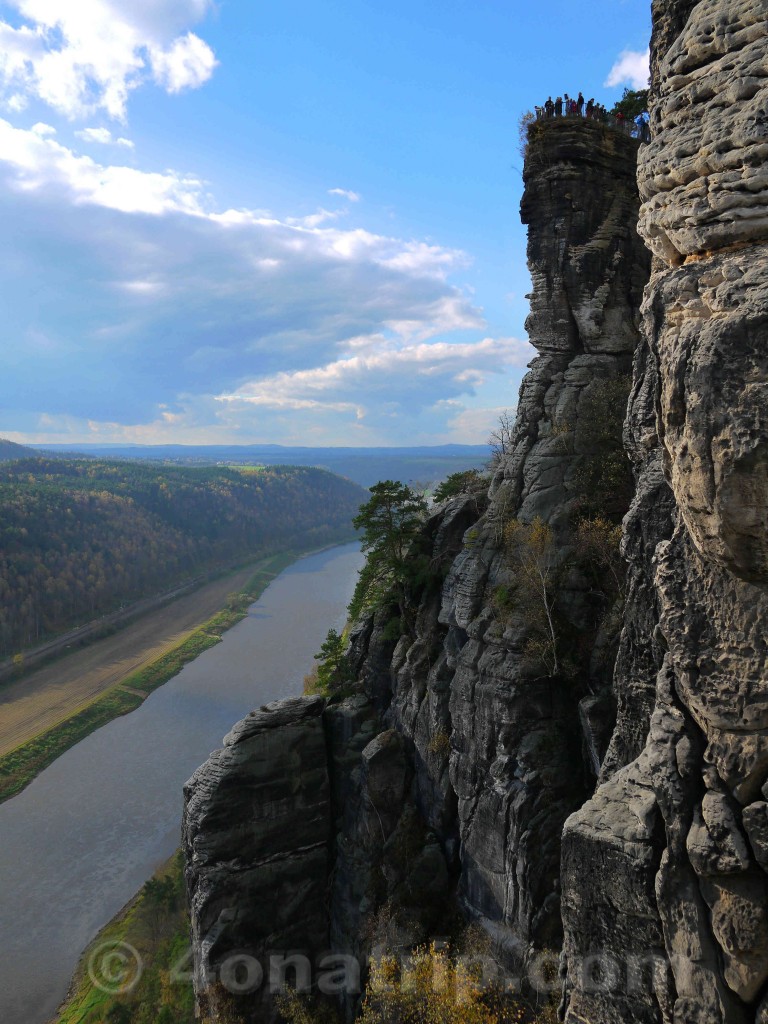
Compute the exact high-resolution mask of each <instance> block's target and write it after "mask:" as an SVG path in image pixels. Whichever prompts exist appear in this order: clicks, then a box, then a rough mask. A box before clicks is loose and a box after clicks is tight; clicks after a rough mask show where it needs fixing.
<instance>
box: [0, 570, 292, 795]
mask: <svg viewBox="0 0 768 1024" xmlns="http://www.w3.org/2000/svg"><path fill="white" fill-rule="evenodd" d="M301 554H304V552H292V551H282V552H280V553H279V554H276V555H272V556H271V557H270V558H267V559H265V560H264V561H263V562H262V563H261V565H260V567H259V569H258V571H257V572H255V573H254V575H253V576H252V577H251V578H250V580H249V581H248V582H247V583H246V585H245V586H244V587H243V589H242V590H241V591H239V593H237V594H232V595H230V597H229V598H228V600H227V607H226V608H225V609H223V610H222V611H220V612H218V613H217V614H216V615H214V616H213V617H212V618H210V619H208V621H207V622H204V623H203V624H202V626H199V627H198V628H197V629H196V630H194V631H193V632H192V633H190V635H189V636H188V637H187V638H186V639H184V640H182V641H181V643H179V644H178V645H177V646H176V647H174V648H173V649H172V650H170V651H168V652H166V653H165V654H163V655H161V657H159V658H157V659H156V660H155V661H153V662H151V664H149V665H147V666H146V667H145V668H143V669H139V670H138V671H137V672H132V673H131V674H130V675H128V676H126V677H125V679H123V680H121V681H120V682H119V683H117V684H116V685H115V686H112V687H110V688H109V689H108V690H106V691H105V692H104V693H103V694H101V695H100V696H99V697H97V698H96V700H95V701H94V702H93V703H92V704H89V705H88V707H86V708H84V709H83V710H82V711H79V712H78V713H77V714H75V715H73V716H72V717H71V718H68V719H66V721H64V722H60V723H59V725H55V726H54V727H53V728H52V729H48V730H47V731H46V732H44V733H41V734H40V735H39V736H36V737H35V738H34V739H32V740H29V741H28V742H27V743H24V744H23V745H22V746H20V747H17V748H16V749H15V750H12V751H10V753H8V754H5V755H4V756H3V757H0V803H2V802H3V801H4V800H8V799H10V798H11V797H12V796H15V795H16V794H17V793H20V792H21V790H22V789H24V787H25V786H28V785H29V783H30V782H32V780H33V779H34V778H35V777H36V776H37V775H39V774H40V772H41V771H43V769H45V768H47V767H48V765H50V764H52V763H53V762H54V761H55V760H56V758H57V757H59V756H60V755H61V754H63V753H64V752H65V751H67V750H69V748H70V747H73V746H75V744H76V743H79V742H80V741H81V740H83V739H85V737H86V736H88V735H89V734H90V733H92V732H95V730H96V729H99V728H101V726H102V725H106V724H107V722H111V721H112V720H113V719H115V718H118V717H119V716H120V715H127V714H129V713H130V712H131V711H135V710H136V708H138V707H139V706H140V705H141V704H142V698H141V697H139V696H138V695H137V694H135V693H127V692H126V691H125V690H124V689H123V687H130V688H131V689H132V690H140V691H141V692H142V693H145V694H147V695H149V694H150V693H151V692H152V691H153V690H156V689H157V688H158V687H159V686H162V685H163V683H167V682H168V680H169V679H171V678H173V676H175V675H177V673H179V672H180V671H181V669H182V668H183V667H184V666H185V665H186V664H187V663H188V662H190V661H193V660H194V659H195V658H196V657H197V656H198V655H199V654H202V652H203V651H205V650H207V649H208V648H209V647H214V646H215V645H216V644H217V643H218V642H219V640H220V639H221V636H222V634H223V633H225V632H226V631H227V630H228V629H230V628H231V627H232V626H234V625H235V623H237V622H239V621H240V620H241V619H243V618H245V616H246V614H247V610H248V606H249V605H251V604H252V603H253V602H254V601H256V600H257V599H258V598H259V597H260V596H261V594H262V593H263V592H264V590H266V588H267V586H268V585H269V584H270V583H271V582H272V580H273V579H274V578H275V576H277V575H278V574H279V573H280V572H282V571H283V569H285V568H286V567H287V566H288V565H290V564H291V562H294V561H295V560H296V559H297V558H298V557H300V555H301Z"/></svg>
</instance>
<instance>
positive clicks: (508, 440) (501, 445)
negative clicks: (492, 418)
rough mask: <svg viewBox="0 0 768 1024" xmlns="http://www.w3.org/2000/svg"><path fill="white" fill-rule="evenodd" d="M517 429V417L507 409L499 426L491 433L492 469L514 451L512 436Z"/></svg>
mask: <svg viewBox="0 0 768 1024" xmlns="http://www.w3.org/2000/svg"><path fill="white" fill-rule="evenodd" d="M514 428H515V417H514V415H513V414H512V413H511V412H509V410H508V409H505V410H504V412H503V413H502V414H501V415H500V416H499V424H498V426H497V427H496V428H495V429H494V430H492V431H491V435H490V437H489V438H488V444H489V445H490V446H491V461H490V466H491V469H495V468H496V467H497V466H498V465H499V463H500V462H501V461H502V459H504V457H505V456H506V455H508V454H509V453H510V452H511V451H512V434H513V432H514Z"/></svg>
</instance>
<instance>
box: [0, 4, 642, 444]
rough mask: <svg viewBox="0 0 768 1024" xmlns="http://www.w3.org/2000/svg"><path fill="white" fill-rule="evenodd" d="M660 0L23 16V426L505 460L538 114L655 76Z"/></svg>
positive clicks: (10, 60) (3, 369) (13, 392)
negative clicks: (527, 166) (499, 447)
mask: <svg viewBox="0 0 768 1024" xmlns="http://www.w3.org/2000/svg"><path fill="white" fill-rule="evenodd" d="M649 36H650V4H649V3H648V2H647V0H590V3H589V4H588V5H585V4H578V3H573V2H572V0H569V2H564V0H550V2H549V3H547V4H539V3H530V2H526V3H524V2H522V0H440V2H438V0H407V2H406V0H387V3H374V2H372V0H324V2H322V3H321V2H318V0H280V2H279V3H271V4H270V3H266V2H262V0H218V2H216V0H66V2H62V0H7V2H2V0H0V217H1V218H2V224H3V229H4V245H3V246H2V248H1V249H0V301H1V302H2V311H3V315H2V318H1V319H0V332H2V333H1V335H0V338H1V339H2V340H1V342H0V436H4V437H7V438H10V439H12V440H16V441H21V442H37V443H46V442H48V443H51V442H57V443H76V442H88V443H93V444H96V443H112V442H119V443H127V442H133V443H142V444H166V443H188V444H217V443H221V444H233V443H236V444H248V443H258V442H273V443H281V444H301V445H388V444H393V445H403V444H442V443H447V442H459V443H466V444H478V443H483V442H484V441H485V440H486V439H487V437H488V434H489V433H490V431H491V430H492V429H493V427H494V425H495V424H496V422H497V420H498V417H499V415H500V413H501V412H503V411H504V410H509V409H512V408H514V406H515V404H516V400H517V392H518V388H519V385H520V381H521V379H522V376H523V374H524V372H525V368H526V365H527V364H528V362H529V361H530V360H531V359H532V358H533V356H534V351H533V349H532V348H531V347H530V345H529V344H528V342H527V340H526V334H525V327H524V322H525V317H526V315H527V306H528V304H527V299H526V293H527V292H528V291H529V290H530V277H529V275H528V272H527V269H526V264H525V229H524V228H523V226H522V225H521V224H520V220H519V203H520V197H521V194H522V176H521V169H522V157H521V155H520V145H519V131H518V120H519V118H520V115H521V114H522V113H524V112H525V111H527V110H530V109H532V108H533V107H534V105H535V104H541V103H543V102H544V100H545V99H546V97H547V96H548V95H549V94H552V95H553V96H555V95H556V94H558V93H560V94H562V93H563V92H568V93H570V94H571V95H575V94H576V93H577V92H578V91H579V90H580V89H581V90H582V91H583V93H584V95H585V96H587V97H589V96H594V97H595V99H597V100H598V101H600V102H603V103H605V104H606V105H607V106H610V105H612V103H613V102H614V101H615V100H616V99H618V98H620V97H621V94H622V91H623V88H624V87H626V86H629V87H631V88H639V87H642V86H643V85H644V84H645V81H646V79H647V65H648V57H647V46H648V39H649Z"/></svg>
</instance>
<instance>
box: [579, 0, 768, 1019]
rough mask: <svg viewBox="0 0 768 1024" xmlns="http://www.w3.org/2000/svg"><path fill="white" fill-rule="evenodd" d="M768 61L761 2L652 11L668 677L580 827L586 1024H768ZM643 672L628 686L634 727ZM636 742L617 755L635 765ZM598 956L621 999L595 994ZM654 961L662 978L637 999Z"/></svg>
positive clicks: (636, 429)
mask: <svg viewBox="0 0 768 1024" xmlns="http://www.w3.org/2000/svg"><path fill="white" fill-rule="evenodd" d="M767 46H768V4H766V3H765V2H764V0H763V2H754V0H732V2H729V3H725V2H722V0H700V2H698V3H691V2H685V3H674V2H669V0H667V2H661V0H659V2H657V3H655V4H654V41H653V53H652V68H653V83H652V95H653V105H652V110H651V115H652V127H653V140H652V142H651V144H650V145H648V146H647V147H644V148H643V150H642V156H641V162H640V167H639V183H640V191H641V196H642V198H643V204H642V207H641V213H640V231H641V233H642V234H643V236H644V238H645V239H646V241H647V243H648V245H649V247H650V248H651V249H652V251H653V252H654V254H655V256H656V259H655V261H654V272H653V275H652V278H651V282H650V285H649V288H648V290H647V292H646V298H645V303H644V334H645V339H646V340H645V351H646V353H647V354H646V355H645V357H644V358H643V359H642V360H641V361H638V362H636V368H635V386H634V390H633V395H635V396H638V395H642V394H644V393H645V394H646V395H647V396H648V408H650V407H651V405H653V407H655V410H656V416H655V429H651V418H650V417H646V416H645V415H644V413H643V407H642V404H640V405H638V404H634V403H633V405H631V407H630V417H629V421H628V426H629V441H630V446H632V447H634V448H635V449H638V448H640V447H641V446H644V448H645V450H646V452H647V456H646V462H647V465H648V467H650V466H655V467H657V469H656V470H655V472H656V474H657V476H658V467H661V468H663V472H664V477H665V479H666V480H667V481H668V485H669V489H670V491H671V494H672V496H673V499H674V503H673V506H672V514H671V518H670V522H671V525H672V526H673V530H672V532H671V534H670V535H669V536H667V537H666V538H665V537H664V532H665V531H664V529H663V528H662V529H661V530H659V529H658V528H657V525H655V524H657V521H658V512H659V505H658V503H657V502H655V501H654V499H653V498H652V495H651V491H650V490H649V489H647V488H646V489H644V488H643V486H640V487H639V489H638V493H637V496H636V498H635V503H634V506H633V516H632V517H630V522H629V530H628V540H627V541H626V542H625V543H630V542H632V522H633V521H634V522H636V523H645V524H646V525H645V532H644V533H643V532H642V531H641V532H640V533H638V534H637V536H636V539H635V542H634V543H635V550H636V560H635V562H634V563H633V564H635V565H636V566H637V567H638V568H639V571H638V572H637V585H638V586H639V587H642V588H643V589H644V591H645V592H646V594H650V593H651V592H653V594H654V595H655V599H654V600H651V601H649V602H648V604H647V607H648V608H649V609H653V607H654V603H655V619H656V623H655V629H654V630H653V632H654V634H655V640H654V644H655V646H656V653H655V655H654V657H658V654H659V652H663V656H664V657H663V664H662V665H661V667H660V671H659V673H658V676H657V680H656V696H655V707H654V710H653V712H652V716H651V728H650V732H649V735H648V738H647V742H646V743H645V746H644V749H643V750H642V752H641V753H639V756H637V757H636V758H635V759H634V760H633V761H632V763H631V764H629V765H627V766H626V767H625V768H622V769H621V770H619V771H617V772H615V774H614V771H615V768H616V767H619V766H620V763H621V762H622V761H623V760H624V758H623V757H622V756H620V755H619V754H618V753H617V756H616V758H615V763H614V764H613V765H612V766H608V767H609V768H610V770H609V771H605V769H604V774H603V777H604V778H605V779H606V780H607V781H605V783H604V785H603V786H601V788H600V789H598V791H597V793H596V794H595V796H594V798H593V799H592V800H591V801H590V802H588V803H587V804H586V805H585V807H583V808H582V809H581V810H579V811H578V812H577V813H576V814H574V815H573V816H572V817H571V818H570V819H569V820H568V822H567V823H566V827H565V833H564V838H563V862H564V901H563V911H564V922H565V932H566V960H567V965H568V982H567V986H568V993H567V1005H568V1011H567V1014H566V1020H567V1021H572V1022H574V1024H575V1022H577V1021H583V1020H585V1019H586V1020H590V1021H592V1022H603V1021H619V1020H621V1021H623V1020H633V1021H634V1020H637V1021H649V1022H650V1021H654V1022H656V1021H659V1022H660V1021H665V1022H666V1021H674V1022H675V1024H678V1022H679V1024H683V1022H685V1024H697V1022H701V1024H704V1022H706V1024H718V1022H722V1024H725V1022H728V1024H734V1022H739V1021H750V1022H751V1021H764V1020H766V1019H768V999H766V995H765V992H766V982H768V899H767V897H768V888H767V885H768V876H766V873H765V869H766V859H765V835H766V833H765V824H764V823H765V822H766V820H768V804H766V799H765V798H766V795H768V787H767V786H766V777H767V776H768V643H767V641H766V635H767V632H768V590H767V585H768V573H767V572H766V550H767V545H768V474H766V467H767V466H768V355H767V353H768V270H767V269H766V268H767V267H768V258H767V257H768V246H767V245H766V242H767V241H768V231H767V230H766V215H768V199H766V195H768V192H767V191H766V185H768V179H766V172H765V166H766V165H765V157H766V153H768V148H767V144H766V123H767V121H768V115H767V114H766V102H767V101H768V78H767V77H766V71H765V54H766V47H767ZM649 479H650V478H649V476H648V473H645V474H641V484H642V483H643V482H644V481H646V482H647V481H648V480H649ZM630 601H631V598H630ZM653 618H654V616H653V615H652V616H651V617H650V618H649V620H648V623H647V625H648V627H651V626H653V625H654V623H653ZM652 660H653V659H652ZM631 668H632V666H631V664H626V663H625V664H624V665H622V664H621V662H620V663H619V667H618V672H617V685H618V688H619V691H620V692H623V693H624V694H625V698H624V699H625V704H626V708H627V710H626V713H625V716H624V717H625V718H626V719H627V720H629V719H631V718H632V717H633V716H634V712H632V710H631V708H632V705H633V703H637V702H638V701H637V699H636V698H635V697H634V696H633V692H634V690H635V686H636V679H635V678H633V675H632V670H631ZM639 683H640V689H641V690H642V694H643V695H642V697H641V698H639V702H640V703H643V704H647V694H648V676H647V674H644V675H643V676H642V678H640V679H639ZM620 732H621V719H620V723H619V728H618V729H617V734H616V735H615V736H614V743H613V746H612V749H615V750H616V751H617V752H618V751H619V748H622V749H626V750H627V751H628V752H629V753H632V744H628V743H626V742H625V740H624V739H622V738H621V737H620V735H619V734H620ZM628 733H629V727H628V725H625V726H624V734H625V735H628ZM609 776H610V777H609ZM596 865H600V866H601V870H600V872H599V873H596V872H595V866H596ZM590 907H591V908H597V909H596V910H595V909H591V910H590V909H589V908H590ZM596 950H598V951H603V952H604V953H605V955H606V957H608V958H609V959H610V960H611V962H612V966H611V970H612V971H613V973H614V975H615V976H616V978H618V979H619V980H618V982H615V983H613V984H608V983H606V981H605V977H603V979H602V982H601V984H594V979H591V978H590V971H589V970H585V968H584V962H585V958H588V957H589V956H591V955H593V954H594V953H595V951H596ZM637 958H645V960H646V961H650V960H654V961H655V963H654V965H653V966H654V968H655V969H654V970H651V969H649V968H646V969H645V970H644V971H640V970H637V971H635V973H634V974H633V984H632V985H628V984H627V971H628V970H629V969H630V967H631V965H632V964H633V963H636V962H637ZM628 965H629V966H628ZM603 966H604V965H603ZM614 968H615V969H614Z"/></svg>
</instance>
